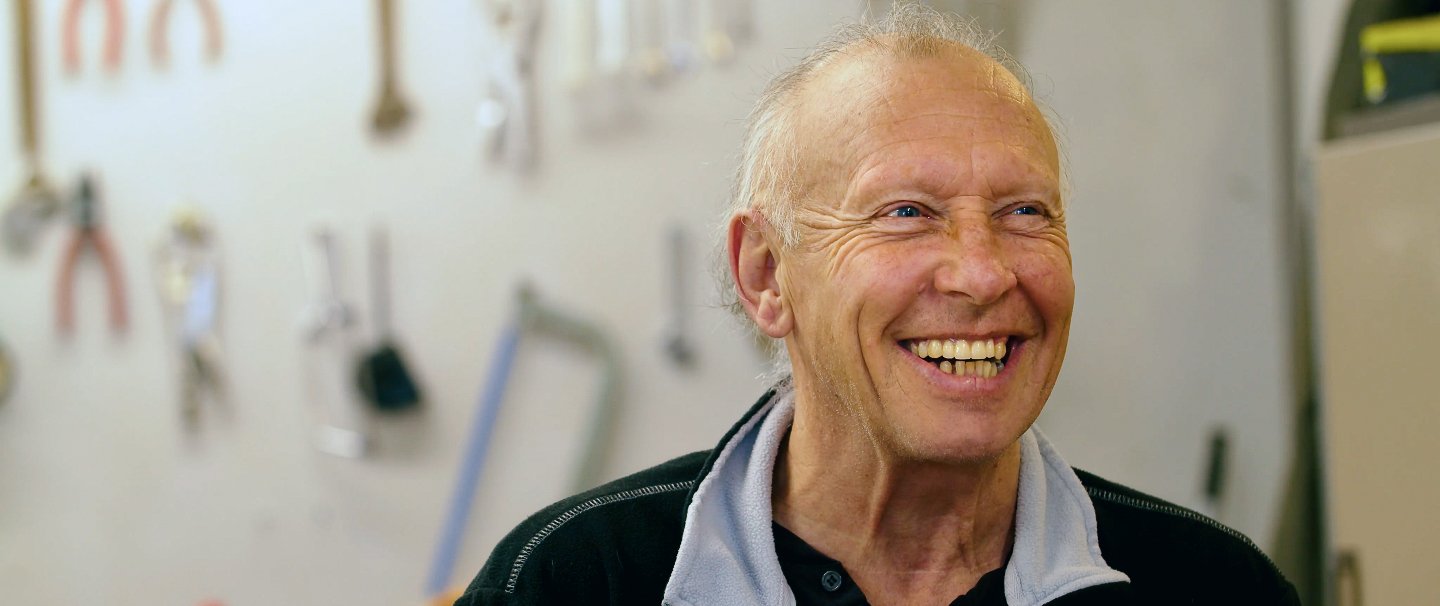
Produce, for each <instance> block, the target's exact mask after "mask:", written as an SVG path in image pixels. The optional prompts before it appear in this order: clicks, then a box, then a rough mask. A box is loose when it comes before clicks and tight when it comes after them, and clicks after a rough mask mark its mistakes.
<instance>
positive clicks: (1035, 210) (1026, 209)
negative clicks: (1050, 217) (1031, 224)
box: [1010, 205, 1045, 216]
mask: <svg viewBox="0 0 1440 606" xmlns="http://www.w3.org/2000/svg"><path fill="white" fill-rule="evenodd" d="M1010 214H1012V215H1035V216H1039V215H1043V214H1045V211H1042V210H1040V208H1039V207H1037V206H1030V205H1026V206H1021V207H1019V208H1016V209H1015V210H1012V211H1010Z"/></svg>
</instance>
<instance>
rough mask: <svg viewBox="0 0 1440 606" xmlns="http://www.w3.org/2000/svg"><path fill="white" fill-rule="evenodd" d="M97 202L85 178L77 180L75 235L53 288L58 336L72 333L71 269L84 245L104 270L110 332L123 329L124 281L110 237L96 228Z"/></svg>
mask: <svg viewBox="0 0 1440 606" xmlns="http://www.w3.org/2000/svg"><path fill="white" fill-rule="evenodd" d="M98 207H99V201H97V200H96V199H95V186H94V184H93V182H92V180H91V178H90V176H89V175H85V176H84V177H81V179H80V195H79V196H78V197H77V198H76V199H75V233H74V235H73V236H71V238H70V244H69V245H67V246H66V247H65V256H64V257H62V258H61V260H60V281H59V283H58V284H57V285H56V288H55V306H56V309H55V326H56V328H57V329H58V330H59V331H60V334H62V335H68V334H70V333H71V332H73V331H74V330H75V294H74V292H75V266H76V264H78V263H79V261H80V251H81V250H82V249H84V248H85V245H86V243H89V244H90V247H91V248H94V249H95V253H96V255H97V256H99V257H100V265H101V267H103V268H104V270H105V288H106V291H107V294H108V295H109V297H108V298H109V307H110V329H111V330H113V331H116V332H121V331H124V330H125V327H126V314H125V281H124V279H123V278H122V277H121V274H120V261H119V260H118V259H117V258H116V257H115V247H114V246H113V245H111V243H110V236H109V235H108V234H106V233H105V230H104V229H103V228H102V227H101V225H100V214H99V212H98V211H99V208H98Z"/></svg>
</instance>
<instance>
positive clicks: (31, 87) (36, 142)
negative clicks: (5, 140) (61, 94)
mask: <svg viewBox="0 0 1440 606" xmlns="http://www.w3.org/2000/svg"><path fill="white" fill-rule="evenodd" d="M32 2H33V0H15V42H16V45H15V46H16V49H15V61H16V64H17V65H16V70H15V73H16V75H17V77H18V78H19V90H20V103H19V105H20V144H21V150H22V152H23V155H24V159H25V171H26V173H28V176H27V177H26V179H25V185H23V186H22V187H21V188H20V191H19V192H17V193H16V194H15V195H14V196H13V197H12V198H11V199H10V200H9V201H8V202H7V204H6V206H5V211H4V213H5V214H4V217H3V218H0V222H3V240H4V242H5V248H6V250H8V251H10V252H11V253H12V254H25V253H28V252H30V250H31V249H32V248H33V247H34V244H35V240H36V239H37V237H38V236H39V234H40V231H41V229H42V228H43V227H44V226H45V224H46V223H47V222H48V221H49V220H50V218H51V217H54V216H55V214H56V211H58V210H59V209H60V195H59V194H58V193H56V190H55V187H54V186H52V185H51V184H50V181H49V180H48V179H47V178H46V177H45V172H44V170H43V169H41V160H40V135H39V130H40V125H39V121H40V117H39V107H38V101H39V99H38V87H37V86H36V80H35V72H36V68H35V57H36V53H35V46H36V45H35V15H34V11H33V6H32Z"/></svg>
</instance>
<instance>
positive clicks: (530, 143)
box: [475, 0, 542, 172]
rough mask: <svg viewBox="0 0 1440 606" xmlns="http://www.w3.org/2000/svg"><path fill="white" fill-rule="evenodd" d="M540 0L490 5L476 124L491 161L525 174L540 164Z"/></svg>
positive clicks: (495, 0) (490, 0)
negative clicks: (537, 94)
mask: <svg viewBox="0 0 1440 606" xmlns="http://www.w3.org/2000/svg"><path fill="white" fill-rule="evenodd" d="M541 7H542V3H541V1H540V0H487V1H486V2H484V8H485V30H486V37H487V38H488V39H489V40H490V44H489V46H490V49H489V50H488V51H487V52H488V53H489V56H488V57H486V58H485V77H486V84H485V87H486V90H485V96H484V97H483V98H482V99H481V101H480V104H479V106H478V107H477V108H476V109H475V121H476V123H477V124H478V125H479V126H480V128H481V130H482V132H483V135H484V138H485V148H486V155H487V156H488V158H489V159H490V161H492V162H495V163H497V164H500V165H501V166H505V167H507V168H510V169H512V170H516V171H520V172H525V171H528V170H529V169H531V168H532V167H533V166H534V164H535V155H536V149H535V148H536V144H535V138H536V137H535V113H534V110H535V107H534V94H535V83H534V70H535V46H536V42H537V40H538V38H539V36H540V23H541V14H542V9H541Z"/></svg>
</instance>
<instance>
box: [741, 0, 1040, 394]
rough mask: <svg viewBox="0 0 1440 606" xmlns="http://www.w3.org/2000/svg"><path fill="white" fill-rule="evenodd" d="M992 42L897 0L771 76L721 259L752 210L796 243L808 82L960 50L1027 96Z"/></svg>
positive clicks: (781, 365) (747, 145)
mask: <svg viewBox="0 0 1440 606" xmlns="http://www.w3.org/2000/svg"><path fill="white" fill-rule="evenodd" d="M996 38H997V34H995V33H993V32H990V31H987V30H985V29H983V28H981V27H979V26H978V25H977V24H976V22H975V20H974V19H967V18H964V17H960V16H958V15H955V14H953V13H943V12H940V11H937V10H935V9H934V8H931V7H929V6H925V5H921V4H915V3H912V2H908V1H907V2H897V3H896V4H895V6H894V7H893V8H892V9H891V10H890V12H889V14H888V15H886V16H885V17H884V18H882V19H880V20H878V21H862V22H859V23H849V24H845V25H842V26H841V27H839V28H838V29H837V30H836V31H835V32H834V33H833V34H831V35H830V36H829V37H827V38H826V39H825V40H823V41H821V42H820V44H818V45H817V46H816V47H815V49H814V50H812V51H811V52H810V53H809V54H808V55H806V56H805V57H804V58H802V59H801V60H800V62H799V63H797V64H796V65H795V66H794V67H791V68H790V69H787V70H785V71H783V72H781V73H780V74H778V75H777V76H775V78H774V79H772V80H771V81H770V84H769V85H768V86H766V88H765V90H764V92H762V93H761V94H760V98H759V99H758V100H757V101H756V103H755V107H754V109H752V110H751V112H750V116H749V118H748V119H747V121H746V124H747V126H746V130H745V140H744V144H743V145H742V147H741V156H740V165H739V168H738V169H737V170H736V171H735V180H734V184H733V185H732V188H731V195H730V203H729V206H728V208H727V209H726V211H725V214H724V216H723V217H722V221H721V223H720V238H719V241H720V253H721V254H720V259H722V260H724V259H726V258H727V257H726V255H725V251H726V235H727V233H728V226H729V223H730V220H731V219H732V218H733V217H734V216H735V215H737V214H740V213H743V212H746V211H748V210H752V209H753V210H756V211H759V213H760V215H761V216H762V217H764V219H765V221H766V223H768V224H769V226H770V227H771V228H772V229H774V231H775V234H776V235H777V236H778V237H779V238H780V242H781V245H782V246H784V247H785V248H790V247H793V246H796V245H797V244H799V243H800V236H799V233H798V230H796V228H795V207H796V205H797V203H799V202H800V201H801V200H802V196H803V195H804V193H803V192H802V191H800V188H799V187H798V180H797V178H796V177H795V174H796V172H797V169H798V168H799V164H800V157H799V156H800V145H799V144H798V143H797V141H796V139H795V130H796V129H795V119H796V110H797V107H798V105H799V104H798V103H797V100H798V97H799V93H801V92H802V91H803V90H804V88H805V87H806V85H808V84H810V83H811V82H812V81H813V80H814V79H815V78H816V76H818V75H819V74H820V73H821V72H822V71H823V70H824V69H825V68H826V67H828V66H830V65H832V64H834V63H836V62H837V61H839V60H841V59H844V58H847V57H851V56H853V55H854V53H853V52H852V51H853V50H854V49H856V48H860V49H869V50H876V51H881V52H885V53H889V54H890V55H892V56H898V57H907V58H908V57H930V56H934V55H937V54H939V53H941V52H943V51H946V50H949V49H953V48H954V47H956V46H961V47H965V48H969V49H972V50H974V51H976V52H978V53H981V54H983V55H984V56H986V57H989V58H990V59H992V60H994V61H995V62H996V63H999V64H1000V65H1001V66H1002V67H1004V68H1005V69H1007V70H1009V71H1010V73H1011V74H1013V75H1014V76H1015V78H1016V79H1017V80H1019V81H1020V84H1021V85H1022V86H1024V87H1025V89H1026V91H1029V90H1030V89H1031V83H1030V78H1029V75H1028V73H1027V72H1026V71H1025V69H1024V67H1023V66H1021V65H1020V64H1019V63H1018V62H1016V61H1015V60H1014V59H1013V58H1011V57H1010V55H1009V54H1008V53H1006V52H1005V51H1004V50H1003V49H1001V48H1000V47H999V46H998V45H996V44H995V40H996ZM717 273H718V275H719V278H720V284H721V294H722V297H725V299H724V300H725V302H726V304H727V306H728V307H729V308H730V310H731V311H732V312H733V313H735V314H736V315H737V316H738V317H740V318H742V320H743V319H745V318H746V317H745V313H744V310H743V308H742V307H741V306H740V304H739V300H738V297H736V295H735V284H734V282H733V281H734V277H733V276H731V275H730V269H729V266H728V264H726V263H723V262H722V263H721V264H720V267H717ZM751 328H752V329H753V328H754V326H753V325H751ZM758 338H759V336H757V339H758ZM771 349H772V350H773V354H774V355H773V356H772V357H774V358H775V364H774V367H773V368H772V370H771V372H770V373H768V375H767V376H768V377H770V378H772V379H779V378H781V377H783V376H785V374H787V373H788V372H789V359H788V357H787V356H786V355H785V350H784V347H779V346H777V347H773V348H771Z"/></svg>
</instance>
